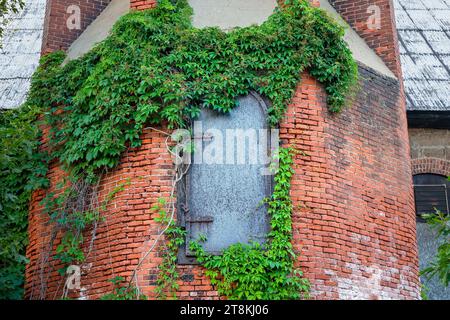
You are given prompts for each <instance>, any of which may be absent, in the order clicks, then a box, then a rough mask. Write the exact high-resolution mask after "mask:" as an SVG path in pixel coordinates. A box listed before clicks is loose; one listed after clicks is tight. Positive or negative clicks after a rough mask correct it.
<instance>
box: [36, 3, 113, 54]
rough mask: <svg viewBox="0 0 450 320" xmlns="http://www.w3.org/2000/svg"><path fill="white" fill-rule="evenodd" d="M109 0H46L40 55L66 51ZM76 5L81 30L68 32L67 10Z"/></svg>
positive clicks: (68, 15) (68, 14)
mask: <svg viewBox="0 0 450 320" xmlns="http://www.w3.org/2000/svg"><path fill="white" fill-rule="evenodd" d="M110 1H111V0H70V1H68V0H47V9H46V20H45V26H44V37H43V41H42V54H46V53H49V52H52V51H55V50H67V49H68V48H69V47H70V45H71V44H72V42H74V41H75V40H76V39H77V38H78V37H79V36H80V34H81V33H82V32H83V31H84V30H85V29H86V27H87V26H89V25H90V24H91V22H92V21H94V20H95V18H96V17H97V16H98V15H99V14H100V13H101V12H102V11H103V9H105V8H106V6H107V5H108V4H109V2H110ZM71 5H77V6H78V7H79V8H80V13H81V28H80V29H79V30H78V29H73V30H70V29H69V28H67V19H68V18H69V17H70V15H71V12H69V13H67V9H68V7H69V6H71Z"/></svg>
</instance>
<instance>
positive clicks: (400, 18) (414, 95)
mask: <svg viewBox="0 0 450 320" xmlns="http://www.w3.org/2000/svg"><path fill="white" fill-rule="evenodd" d="M394 6H395V15H396V22H397V30H398V35H399V42H400V43H399V45H400V58H401V63H402V69H403V78H404V84H405V91H406V99H407V108H408V110H409V111H450V0H394Z"/></svg>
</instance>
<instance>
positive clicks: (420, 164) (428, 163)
mask: <svg viewBox="0 0 450 320" xmlns="http://www.w3.org/2000/svg"><path fill="white" fill-rule="evenodd" d="M411 163H412V174H413V175H416V174H422V173H432V174H440V175H442V176H450V161H449V160H445V159H438V158H420V159H412V160H411Z"/></svg>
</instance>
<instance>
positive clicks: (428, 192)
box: [413, 174, 450, 216]
mask: <svg viewBox="0 0 450 320" xmlns="http://www.w3.org/2000/svg"><path fill="white" fill-rule="evenodd" d="M413 180H414V195H415V199H416V214H417V215H418V216H420V215H422V214H425V213H433V212H435V209H437V210H439V211H441V212H444V213H447V214H448V213H449V203H450V190H449V188H450V182H449V181H448V179H447V177H445V176H441V175H437V174H418V175H415V176H414V177H413Z"/></svg>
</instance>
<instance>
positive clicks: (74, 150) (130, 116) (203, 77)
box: [2, 0, 357, 298]
mask: <svg viewBox="0 0 450 320" xmlns="http://www.w3.org/2000/svg"><path fill="white" fill-rule="evenodd" d="M191 15H192V9H191V8H190V6H189V5H188V3H187V1H186V0H178V1H169V0H161V1H159V4H158V6H157V7H156V8H155V9H152V10H146V11H134V12H130V13H129V14H127V15H125V16H124V17H122V18H121V19H120V20H119V21H118V22H117V23H116V25H115V26H114V28H113V30H112V33H111V35H110V36H109V37H108V38H107V39H106V40H104V41H103V42H101V43H100V44H98V45H97V46H96V47H95V48H94V49H92V50H91V51H90V52H89V53H87V54H86V55H84V56H83V57H81V58H79V59H77V60H74V61H70V62H67V63H63V62H64V61H65V54H64V53H62V52H55V53H53V54H50V55H47V56H45V57H43V58H42V60H41V64H40V67H39V68H38V70H37V72H36V73H35V75H34V77H33V80H32V87H31V92H30V94H29V97H28V99H27V102H26V106H27V107H28V108H31V109H32V110H35V109H36V108H39V109H41V110H43V111H44V120H45V123H46V124H47V125H48V126H49V127H50V133H49V135H48V138H49V143H48V147H49V150H50V154H51V156H52V159H55V160H58V161H59V163H60V164H61V166H62V168H63V169H65V170H66V171H67V172H68V174H69V177H68V178H67V179H66V180H64V181H61V183H60V184H59V187H60V193H59V194H58V193H57V194H56V195H55V194H51V193H49V194H48V196H47V197H46V199H45V201H44V204H45V207H46V209H47V211H48V213H49V215H50V217H51V221H53V222H56V223H57V224H58V225H59V226H61V227H62V228H63V231H64V232H65V234H64V236H63V242H62V243H61V245H60V246H59V247H58V252H57V257H58V258H59V259H60V260H61V261H63V262H64V263H65V264H69V263H71V262H74V261H75V262H77V261H82V260H83V259H84V256H83V254H82V251H81V249H80V248H81V247H82V245H83V230H85V229H86V228H87V227H89V226H92V223H95V222H97V220H95V219H97V218H95V217H98V214H96V213H92V212H90V211H88V212H85V210H65V208H66V207H67V203H69V202H70V201H76V200H77V194H74V192H71V190H70V187H69V186H70V185H71V184H76V183H79V182H80V181H81V182H84V181H86V182H88V183H90V184H93V183H95V182H97V181H98V178H99V175H100V173H102V172H105V171H108V170H110V169H113V168H115V167H116V166H117V165H118V164H119V162H120V159H121V155H122V153H123V152H124V151H125V150H126V149H127V148H129V147H139V146H140V145H141V140H140V134H141V132H142V129H143V128H144V127H145V126H147V125H159V124H163V123H166V124H167V125H168V126H169V128H179V127H185V126H187V125H188V123H189V122H190V120H191V119H192V118H195V117H196V116H198V115H199V113H200V110H201V109H202V108H209V109H213V110H216V111H217V112H221V113H227V112H229V111H230V110H231V109H232V108H234V107H236V104H237V102H236V101H237V99H236V98H237V97H238V96H241V95H246V94H248V93H250V92H251V91H256V92H259V93H260V94H261V95H263V96H265V97H267V98H268V99H270V100H271V102H272V105H271V107H270V109H269V110H268V119H267V121H268V123H269V124H271V125H272V126H276V125H277V124H278V123H279V121H280V120H281V119H282V118H283V116H284V113H285V111H286V108H287V105H288V104H289V103H290V101H291V99H292V96H293V94H294V92H295V89H296V86H297V85H298V83H299V82H300V81H301V74H302V72H303V71H308V72H309V73H310V74H311V75H312V76H314V77H315V78H316V79H317V80H318V81H319V82H321V83H322V84H323V85H324V88H325V91H326V92H327V94H328V105H329V109H330V110H331V111H334V112H337V111H339V110H341V109H342V108H343V107H344V106H345V103H346V97H347V95H348V92H349V91H350V90H351V88H352V86H353V84H355V82H356V79H357V65H356V63H355V61H354V60H353V58H352V55H351V52H350V50H349V49H348V47H347V45H346V43H345V42H344V41H343V39H342V38H343V34H344V30H343V28H341V27H340V26H338V25H337V24H336V23H335V22H334V21H333V20H332V19H331V18H330V17H329V16H328V15H327V14H326V13H325V12H324V11H322V10H320V9H318V8H314V7H312V6H310V4H309V3H308V1H306V0H291V1H284V4H283V5H280V6H279V8H277V9H276V11H275V12H274V14H273V15H272V16H271V17H270V18H269V19H268V20H267V21H266V22H264V23H263V24H262V25H261V26H251V27H246V28H236V29H235V30H233V31H230V32H228V33H225V32H223V31H221V30H220V29H218V28H204V29H196V28H193V27H192V25H191ZM34 129H36V128H35V127H34ZM30 141H32V144H33V143H36V141H37V140H34V139H30ZM33 146H34V145H33ZM19 159H20V156H19V158H18V159H17V160H19ZM21 163H22V162H21ZM23 163H25V162H23ZM283 174H287V173H286V172H285V173H283ZM279 182H280V184H283V181H282V180H280V181H279ZM12 194H15V195H17V194H21V193H20V190H19V192H14V193H12ZM27 196H28V195H27ZM277 196H280V195H277ZM78 197H79V195H78ZM24 198H25V197H24ZM281 200H282V199H281ZM281 200H280V201H281ZM2 201H3V200H2ZM276 201H278V200H277V199H274V201H273V203H271V206H270V207H271V208H272V209H270V210H271V212H272V213H274V212H273V210H281V211H280V215H278V214H273V217H274V221H273V224H274V226H277V225H280V226H281V225H282V226H284V227H286V225H285V224H284V222H283V221H281V220H282V219H283V217H284V218H286V219H289V213H288V211H287V210H285V209H286V208H285V207H284V206H285V205H287V204H286V203H284V204H282V202H280V206H281V207H277V205H276V204H275V202H276ZM90 215H92V216H93V217H94V219H92V217H91V216H90ZM281 215H283V216H281ZM279 220H280V221H279ZM280 231H283V232H284V231H285V230H280ZM271 237H272V238H273V239H272V247H273V250H269V251H267V252H268V253H266V254H269V258H270V259H271V261H272V262H271V263H272V264H273V266H271V267H270V268H271V269H270V270H271V271H273V273H271V275H270V277H271V279H273V280H274V281H275V284H274V285H276V289H277V290H278V289H280V288H281V286H279V283H281V282H282V283H283V284H284V285H285V286H284V289H283V291H282V292H284V293H283V294H280V297H281V296H282V297H295V295H294V294H292V291H293V290H294V289H293V288H297V289H298V288H301V289H302V288H303V287H302V286H303V285H304V284H302V283H301V282H298V281H297V280H295V279H297V278H296V277H285V276H286V272H287V269H288V265H289V259H288V257H290V256H291V254H292V252H291V251H290V250H289V245H288V244H287V242H283V241H286V240H287V238H286V237H285V236H282V235H281V234H271ZM278 237H280V239H278ZM278 240H279V241H278ZM281 240H283V241H281ZM276 246H279V248H278V249H279V250H278V249H277V248H276ZM233 250H237V251H240V252H242V254H248V255H253V254H255V255H258V253H257V252H259V251H260V250H259V249H258V248H256V247H255V246H251V247H246V246H235V247H233ZM277 250H278V251H277ZM255 258H256V256H255ZM277 272H279V273H277ZM256 275H259V276H261V277H264V275H262V274H260V273H257V274H256ZM256 275H255V277H256ZM278 276H279V277H278ZM212 278H214V277H212ZM248 282H249V283H255V282H257V281H253V280H252V281H250V280H248ZM244 287H245V286H244ZM267 289H268V290H269V291H268V292H265V293H263V295H267V296H270V297H272V296H273V297H275V293H273V292H272V290H273V289H274V288H273V287H268V288H267ZM223 290H224V291H227V290H229V288H226V287H223ZM238 296H240V297H244V296H249V293H248V292H246V291H244V292H239V293H238ZM260 296H261V293H260V292H259V291H258V292H256V293H254V296H253V297H254V298H259V297H260Z"/></svg>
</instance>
